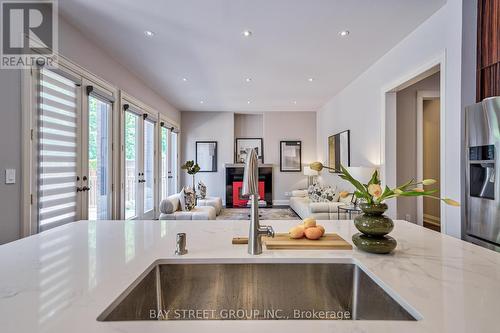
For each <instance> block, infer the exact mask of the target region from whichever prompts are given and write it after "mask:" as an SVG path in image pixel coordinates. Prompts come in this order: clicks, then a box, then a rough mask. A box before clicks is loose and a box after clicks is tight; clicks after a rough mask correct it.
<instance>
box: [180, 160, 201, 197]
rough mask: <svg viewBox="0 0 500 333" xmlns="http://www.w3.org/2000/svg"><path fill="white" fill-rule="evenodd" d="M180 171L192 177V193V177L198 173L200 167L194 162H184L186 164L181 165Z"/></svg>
mask: <svg viewBox="0 0 500 333" xmlns="http://www.w3.org/2000/svg"><path fill="white" fill-rule="evenodd" d="M181 169H182V170H186V172H187V173H188V174H189V175H191V176H193V187H192V188H193V191H194V189H195V187H194V186H195V185H194V176H195V175H196V174H197V173H198V172H199V171H200V166H199V165H198V164H196V163H194V161H192V160H191V161H186V163H184V164H183V165H181Z"/></svg>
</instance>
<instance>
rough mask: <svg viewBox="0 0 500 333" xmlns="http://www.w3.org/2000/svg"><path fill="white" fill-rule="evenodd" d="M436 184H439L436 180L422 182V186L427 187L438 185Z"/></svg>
mask: <svg viewBox="0 0 500 333" xmlns="http://www.w3.org/2000/svg"><path fill="white" fill-rule="evenodd" d="M436 183H437V180H435V179H424V180H423V181H422V184H423V185H425V186H428V185H433V184H436Z"/></svg>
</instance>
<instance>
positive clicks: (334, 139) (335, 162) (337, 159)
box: [328, 130, 351, 173]
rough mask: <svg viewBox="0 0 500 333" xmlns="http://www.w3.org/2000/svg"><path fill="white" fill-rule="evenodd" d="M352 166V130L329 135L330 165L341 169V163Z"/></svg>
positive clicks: (333, 171) (334, 171)
mask: <svg viewBox="0 0 500 333" xmlns="http://www.w3.org/2000/svg"><path fill="white" fill-rule="evenodd" d="M341 164H342V165H343V166H344V167H348V166H351V151H350V131H349V130H346V131H343V132H340V133H337V134H334V135H331V136H329V137H328V166H329V167H331V168H334V169H335V170H329V171H330V172H332V173H336V170H340V165H341Z"/></svg>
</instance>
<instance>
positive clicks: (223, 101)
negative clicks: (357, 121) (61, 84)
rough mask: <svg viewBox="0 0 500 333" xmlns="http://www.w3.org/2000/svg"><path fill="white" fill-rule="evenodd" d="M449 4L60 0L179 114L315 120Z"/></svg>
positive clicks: (432, 0) (415, 0)
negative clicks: (286, 114)
mask: <svg viewBox="0 0 500 333" xmlns="http://www.w3.org/2000/svg"><path fill="white" fill-rule="evenodd" d="M445 2H446V0H343V1H339V0H246V1H242V0H177V1H174V0H142V1H139V0H136V1H134V0H105V1H103V0H59V9H60V11H61V13H62V15H63V16H64V17H66V19H67V20H68V21H69V22H70V23H72V24H73V25H75V26H76V27H77V28H79V29H80V30H81V31H82V32H84V33H85V34H86V35H88V36H89V37H90V38H91V39H93V40H95V41H96V43H97V44H98V45H100V46H101V47H102V48H103V49H105V50H107V51H108V52H109V53H110V54H112V55H113V56H114V57H115V58H116V59H117V60H118V61H120V62H121V63H122V64H123V65H125V66H127V67H128V68H129V69H130V70H131V71H132V72H134V73H135V74H136V75H137V76H139V77H140V78H141V79H143V80H144V81H145V82H146V83H147V84H148V85H149V86H150V87H152V88H154V90H156V91H157V92H158V93H159V94H161V95H162V96H164V97H165V99H167V100H168V101H169V102H170V103H171V104H172V105H174V106H175V107H177V108H178V109H179V110H188V111H236V112H245V111H281V110H290V111H294V110H296V111H299V110H301V111H314V110H317V109H318V108H319V107H321V106H322V105H323V104H324V103H325V102H327V101H328V100H329V99H330V98H331V97H333V96H334V95H335V94H336V93H337V92H339V91H340V90H341V89H342V88H344V87H345V86H346V85H347V84H349V82H351V81H352V80H353V79H354V78H356V76H358V75H359V74H361V73H362V72H363V71H364V70H366V69H367V68H368V67H369V66H370V65H371V64H372V63H374V62H375V61H376V60H377V59H379V58H380V57H381V56H382V55H383V54H385V53H386V52H387V51H388V50H390V49H391V48H392V47H393V46H394V45H396V44H397V43H398V42H399V41H400V40H402V39H403V38H404V36H406V35H408V33H410V32H411V31H412V30H413V29H415V28H416V27H417V26H418V25H419V24H420V23H422V22H423V21H424V20H425V19H426V18H428V17H429V16H430V15H432V14H433V13H434V12H435V11H436V10H437V9H439V8H440V7H441V6H442V5H443V4H444V3H445ZM245 29H249V30H251V31H252V32H253V35H252V36H251V37H250V38H245V37H243V36H242V34H241V33H242V31H243V30H245ZM344 29H347V30H349V31H350V34H349V36H348V37H347V38H341V37H340V36H339V35H338V32H339V31H341V30H344ZM145 30H151V31H154V32H155V36H154V37H153V38H146V37H145V34H144V31H145ZM184 77H185V78H187V79H188V80H187V81H186V82H184V81H183V80H182V78H184ZM246 77H251V78H252V81H251V82H250V83H247V82H245V78H246ZM309 77H312V78H314V80H313V81H312V82H309V81H308V78H309ZM362 93H363V92H360V98H362ZM200 100H203V101H204V103H203V104H201V103H200ZM248 101H251V103H250V104H248ZM294 101H296V104H295V103H294Z"/></svg>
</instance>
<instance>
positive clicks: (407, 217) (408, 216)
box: [405, 214, 411, 222]
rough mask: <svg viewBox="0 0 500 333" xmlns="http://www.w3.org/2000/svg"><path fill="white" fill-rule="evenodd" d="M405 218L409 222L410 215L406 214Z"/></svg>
mask: <svg viewBox="0 0 500 333" xmlns="http://www.w3.org/2000/svg"><path fill="white" fill-rule="evenodd" d="M405 219H406V221H408V222H411V215H410V214H406V216H405Z"/></svg>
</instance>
